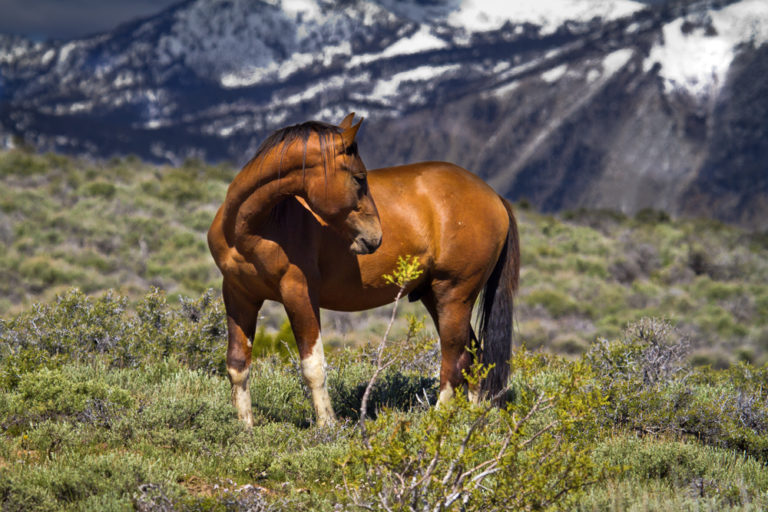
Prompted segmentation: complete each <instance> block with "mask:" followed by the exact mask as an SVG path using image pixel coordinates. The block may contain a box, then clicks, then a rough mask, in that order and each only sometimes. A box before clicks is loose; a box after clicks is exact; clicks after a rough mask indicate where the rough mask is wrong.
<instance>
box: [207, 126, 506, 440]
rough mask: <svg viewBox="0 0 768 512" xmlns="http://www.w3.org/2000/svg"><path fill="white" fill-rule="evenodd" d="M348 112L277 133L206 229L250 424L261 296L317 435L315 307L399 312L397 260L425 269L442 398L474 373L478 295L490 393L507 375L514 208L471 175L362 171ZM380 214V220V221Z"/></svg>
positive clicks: (408, 168) (237, 395) (324, 412)
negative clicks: (276, 312) (278, 308)
mask: <svg viewBox="0 0 768 512" xmlns="http://www.w3.org/2000/svg"><path fill="white" fill-rule="evenodd" d="M353 118H354V115H353V114H350V115H349V116H347V117H346V118H345V119H344V121H342V123H341V124H340V125H339V126H334V125H330V124H325V123H319V122H314V121H311V122H308V123H303V124H299V125H295V126H289V127H286V128H283V129H281V130H278V131H277V132H275V133H274V134H273V135H271V136H270V137H269V138H268V139H267V140H266V141H265V142H264V143H263V144H262V145H261V147H260V148H259V150H258V151H257V153H256V156H255V157H254V158H253V159H252V160H251V161H250V162H249V163H248V164H247V165H246V166H245V167H244V168H243V170H242V171H240V173H239V174H238V175H237V176H236V177H235V179H234V181H233V182H232V184H231V185H230V187H229V190H228V191H227V196H226V199H225V201H224V204H223V205H222V206H221V208H220V209H219V211H218V213H217V215H216V218H215V219H214V221H213V224H212V225H211V228H210V230H209V232H208V244H209V247H210V249H211V253H212V254H213V257H214V260H215V261H216V264H217V265H218V267H219V269H220V270H221V272H222V274H223V276H224V282H223V295H224V302H225V306H226V310H227V322H228V329H229V345H228V349H227V371H228V373H229V378H230V382H231V384H232V401H233V403H234V405H235V407H236V408H237V412H238V416H239V417H240V419H241V420H243V421H244V422H245V423H246V424H247V425H249V426H250V425H252V423H253V419H252V412H251V398H250V393H249V388H248V375H249V369H250V364H251V344H252V340H253V335H254V332H255V328H256V319H257V316H258V312H259V309H260V307H261V305H262V303H263V301H264V300H274V301H278V302H281V303H283V305H284V306H285V311H286V313H287V314H288V318H289V320H290V322H291V327H292V329H293V333H294V335H295V338H296V342H297V344H298V350H299V356H300V358H301V370H302V374H303V377H304V380H305V382H306V383H307V385H308V386H309V388H310V389H311V391H312V399H313V402H314V406H315V411H316V413H317V422H318V424H320V425H323V424H326V423H329V422H331V421H333V420H334V413H333V409H332V408H331V402H330V398H329V396H328V391H327V388H326V385H325V368H324V366H325V361H324V356H323V345H322V340H321V338H320V308H326V309H333V310H339V311H361V310H364V309H369V308H373V307H376V306H381V305H384V304H387V303H389V302H392V301H393V300H394V298H395V296H396V294H397V292H398V289H397V288H396V287H395V286H394V285H392V284H388V283H387V282H385V281H384V279H383V277H382V276H383V275H384V274H387V273H391V272H392V270H393V269H394V267H395V265H396V261H397V258H398V256H403V255H412V256H415V257H417V258H418V259H419V262H420V263H421V266H422V269H423V270H424V272H423V273H422V274H421V276H420V277H419V278H418V279H417V280H416V281H413V282H411V283H409V284H408V289H407V292H408V293H409V297H410V298H411V299H412V300H416V299H420V300H421V301H422V302H423V303H424V305H425V306H426V308H427V310H428V311H429V313H430V315H431V316H432V318H433V320H434V321H435V324H436V326H437V329H438V333H439V336H440V345H441V350H442V364H441V369H440V395H439V402H444V401H445V400H447V399H449V398H450V397H451V396H452V395H453V390H454V389H455V388H456V387H457V386H460V385H462V383H464V382H465V379H464V377H463V374H462V371H463V370H466V369H467V368H468V367H469V365H470V364H471V363H472V356H471V355H470V354H471V353H470V352H468V351H467V349H468V348H470V346H471V340H472V339H474V333H473V332H472V328H471V326H470V322H471V315H472V308H473V305H474V303H475V300H476V299H477V297H478V295H479V293H480V291H481V289H483V287H485V290H484V294H483V298H482V300H481V312H480V315H479V317H480V322H479V324H480V325H479V332H478V334H479V339H480V341H481V343H482V346H483V347H482V355H481V358H482V362H483V363H485V364H494V365H495V366H494V369H493V370H492V371H491V374H490V375H489V376H488V378H487V379H486V380H485V381H484V382H483V384H482V385H483V391H484V392H486V393H489V394H494V393H497V392H498V391H499V390H501V389H502V388H503V387H504V385H505V384H506V381H507V378H508V375H509V362H508V360H509V356H510V348H511V336H512V297H513V294H514V291H515V289H516V287H517V279H518V274H519V261H520V258H519V247H518V235H517V224H516V222H515V218H514V215H513V213H512V208H511V206H510V205H509V203H508V202H506V201H505V200H504V199H502V198H501V197H499V195H498V194H496V193H495V192H494V191H493V190H492V189H491V188H490V187H489V186H488V185H486V184H485V183H484V182H483V181H482V180H480V178H478V177H477V176H475V175H474V174H472V173H470V172H468V171H466V170H464V169H462V168H460V167H457V166H455V165H452V164H449V163H442V162H424V163H418V164H412V165H405V166H400V167H390V168H385V169H377V170H373V171H370V172H368V171H367V170H366V168H365V166H364V165H363V162H362V160H361V159H360V157H359V155H358V153H357V144H356V143H355V142H354V138H355V135H356V133H357V130H358V128H359V126H360V123H359V122H358V123H357V125H355V126H352V120H353ZM377 206H378V207H379V208H380V210H378V211H377Z"/></svg>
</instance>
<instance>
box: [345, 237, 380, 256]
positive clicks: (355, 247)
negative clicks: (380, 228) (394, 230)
mask: <svg viewBox="0 0 768 512" xmlns="http://www.w3.org/2000/svg"><path fill="white" fill-rule="evenodd" d="M380 245H381V235H379V236H377V237H372V236H363V235H358V236H356V237H355V238H354V240H352V245H350V246H349V250H351V251H352V252H353V253H355V254H372V253H373V252H374V251H376V249H378V248H379V246H380Z"/></svg>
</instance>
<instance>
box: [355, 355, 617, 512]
mask: <svg viewBox="0 0 768 512" xmlns="http://www.w3.org/2000/svg"><path fill="white" fill-rule="evenodd" d="M512 368H514V370H515V373H514V375H513V382H514V384H513V387H512V395H513V396H514V399H513V400H512V401H510V402H509V404H508V405H507V407H506V408H504V409H495V408H492V407H491V406H490V404H482V405H479V406H476V405H473V404H471V403H469V402H468V400H467V399H466V398H465V397H464V395H463V394H458V395H457V396H456V398H455V399H454V400H453V401H452V402H451V403H450V404H448V405H445V406H441V407H440V408H437V409H429V410H428V411H426V412H425V413H424V414H422V415H416V414H414V413H397V412H393V411H391V410H387V411H385V412H384V413H383V414H381V415H380V416H379V417H378V418H377V420H376V421H375V422H374V423H373V424H372V426H371V428H370V432H371V436H370V439H369V440H368V441H367V442H366V443H364V444H363V446H362V447H361V448H357V449H353V450H352V453H351V455H350V457H349V459H347V460H346V462H345V471H346V472H347V475H348V477H347V483H348V485H347V492H348V494H349V497H350V498H351V499H352V501H353V502H355V503H356V504H357V505H358V506H362V507H365V508H389V509H398V510H445V509H450V508H451V507H455V506H460V507H461V509H462V510H484V511H485V510H529V509H543V508H547V507H549V506H553V505H556V506H558V507H562V506H563V503H566V502H568V501H569V499H572V498H573V497H574V496H575V495H578V492H579V491H580V490H581V489H583V488H584V487H586V486H588V485H590V484H593V483H594V482H596V481H599V480H601V479H602V478H604V477H605V476H606V475H607V474H609V473H610V471H609V470H608V469H606V468H602V469H600V468H598V467H597V466H596V465H595V464H594V462H593V460H592V458H591V455H590V454H591V452H592V449H593V446H594V442H595V435H596V431H595V430H594V425H595V423H594V417H593V415H594V411H595V410H596V409H597V408H598V407H599V406H600V404H601V403H602V397H601V395H600V393H599V390H597V389H596V388H594V387H592V386H590V385H589V384H588V382H589V381H590V380H591V374H590V371H589V369H588V367H586V366H584V365H582V364H580V363H549V362H547V361H546V360H545V359H544V358H543V357H542V356H535V355H530V354H527V353H525V352H524V351H518V352H517V353H516V354H515V356H514V357H513V361H512Z"/></svg>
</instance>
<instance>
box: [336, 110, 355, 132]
mask: <svg viewBox="0 0 768 512" xmlns="http://www.w3.org/2000/svg"><path fill="white" fill-rule="evenodd" d="M354 120H355V113H354V112H352V113H350V114H349V115H348V116H347V117H345V118H344V120H343V121H342V122H340V123H339V128H341V129H342V130H346V129H347V128H349V127H350V126H352V121H354Z"/></svg>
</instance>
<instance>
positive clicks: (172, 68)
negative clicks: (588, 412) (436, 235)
mask: <svg viewBox="0 0 768 512" xmlns="http://www.w3.org/2000/svg"><path fill="white" fill-rule="evenodd" d="M766 41H768V2H765V1H764V0H740V1H732V0H730V1H729V0H721V1H712V0H704V1H702V0H682V1H675V2H662V3H659V2H648V3H640V2H634V1H630V0H574V1H568V2H566V1H564V0H563V1H549V2H545V1H543V0H539V1H533V0H520V1H516V2H480V1H478V0H443V1H441V0H377V1H375V2H374V1H362V0H349V1H345V2H327V1H325V0H282V1H280V0H272V1H260V0H188V1H186V2H182V3H180V4H178V5H177V6H175V7H173V8H171V9H169V10H167V11H165V12H163V13H161V14H159V15H157V16H153V17H151V18H147V19H143V20H139V21H136V22H132V23H128V24H125V25H122V26H120V27H118V28H117V29H115V30H114V31H112V32H109V33H105V34H98V35H95V36H92V37H89V38H85V39H80V40H74V41H64V42H47V43H35V42H30V41H27V40H24V39H20V38H18V37H3V36H0V141H3V143H4V144H5V145H6V146H9V145H12V144H14V141H16V143H17V142H18V141H19V140H23V141H25V142H26V143H28V144H31V145H32V146H34V147H36V148H39V149H41V150H53V151H63V152H68V153H75V154H91V155H96V156H102V157H108V156H111V155H119V154H128V153H135V154H137V155H139V156H141V157H142V158H145V159H149V160H155V161H168V162H172V163H178V162H181V161H183V160H184V159H185V158H188V157H198V158H202V159H206V160H210V161H217V160H222V159H228V160H231V161H232V162H235V163H236V164H238V165H239V164H241V163H243V162H245V161H247V159H249V158H250V156H251V155H252V154H253V152H254V150H255V148H256V147H257V145H258V143H259V142H260V140H261V139H263V137H264V136H265V135H266V134H267V133H269V132H270V131H271V130H273V129H275V128H277V127H280V126H283V125H285V124H289V123H293V122H299V121H303V120H306V119H310V118H316V119H322V120H327V121H338V120H340V119H341V118H342V117H343V116H344V115H345V114H346V113H347V112H349V111H356V112H357V113H358V114H360V115H363V116H365V117H366V118H367V121H366V123H365V130H364V131H363V133H362V141H361V152H362V154H363V157H364V158H365V160H366V163H367V164H368V166H369V167H376V166H381V165H391V164H397V163H402V162H407V161H414V160H420V159H445V160H451V161H454V162H456V163H459V164H461V165H464V166H465V167H467V168H469V169H471V170H473V171H474V172H476V173H478V174H479V175H481V176H482V177H484V178H485V179H486V180H488V181H489V182H490V183H491V184H492V185H493V186H494V187H496V189H497V190H498V191H499V192H500V193H502V194H504V195H506V196H507V197H510V198H512V199H521V198H525V199H527V200H529V201H530V202H531V203H533V204H534V205H536V206H537V207H539V208H541V209H543V210H559V209H572V208H579V207H591V208H595V207H604V208H615V209H620V210H622V211H624V212H627V213H632V212H635V211H637V210H639V209H642V208H656V209H663V210H666V211H668V212H670V213H672V214H676V215H705V216H714V217H717V218H720V219H723V220H726V221H730V222H736V223H740V224H742V225H746V226H750V227H755V228H759V229H766V227H768V223H767V222H766V221H765V220H764V219H765V218H766V215H767V214H768V163H766V162H768V158H767V157H768V136H766V135H768V134H767V133H766V131H767V130H768V45H766V44H765V43H766Z"/></svg>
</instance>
